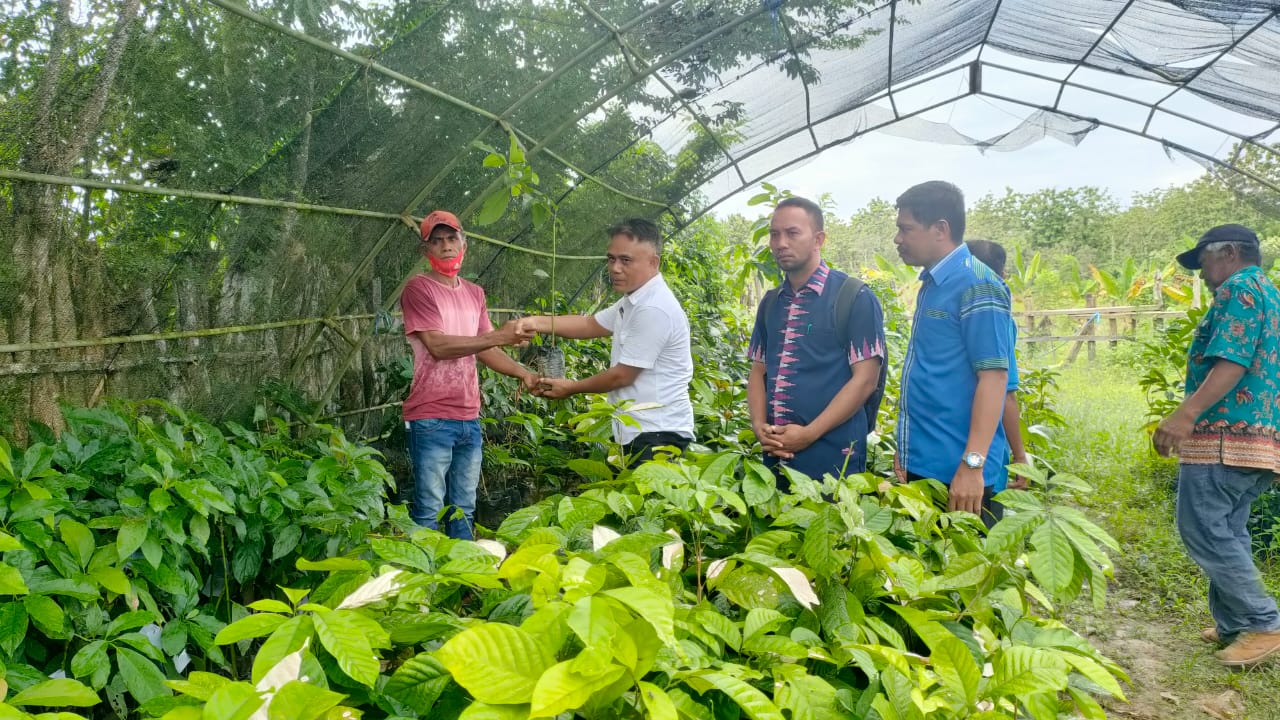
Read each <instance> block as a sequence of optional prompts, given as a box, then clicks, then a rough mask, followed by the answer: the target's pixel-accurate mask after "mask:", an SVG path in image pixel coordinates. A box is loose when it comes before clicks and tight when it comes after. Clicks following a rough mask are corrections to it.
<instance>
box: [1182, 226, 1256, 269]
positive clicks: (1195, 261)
mask: <svg viewBox="0 0 1280 720" xmlns="http://www.w3.org/2000/svg"><path fill="white" fill-rule="evenodd" d="M1218 242H1234V243H1242V244H1244V245H1253V246H1254V247H1257V246H1258V234H1257V233H1255V232H1254V231H1252V230H1250V229H1249V228H1247V227H1245V226H1243V225H1236V224H1235V223H1232V224H1230V225H1219V226H1217V227H1214V228H1210V229H1209V231H1208V232H1206V233H1205V234H1204V235H1201V236H1200V240H1199V241H1198V242H1196V246H1195V247H1193V248H1191V249H1190V250H1188V251H1186V252H1184V253H1182V254H1180V255H1178V264H1180V265H1182V267H1184V268H1186V269H1188V270H1199V269H1200V251H1201V250H1204V246H1205V245H1212V244H1213V243H1218Z"/></svg>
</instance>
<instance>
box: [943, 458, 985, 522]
mask: <svg viewBox="0 0 1280 720" xmlns="http://www.w3.org/2000/svg"><path fill="white" fill-rule="evenodd" d="M982 491H983V478H982V468H971V467H969V466H968V465H965V464H964V463H961V464H960V467H959V468H957V469H956V474H955V475H954V476H953V477H952V478H951V497H950V502H949V509H950V510H951V511H953V512H954V511H956V510H964V511H965V512H971V513H973V514H974V515H977V516H979V517H981V516H982Z"/></svg>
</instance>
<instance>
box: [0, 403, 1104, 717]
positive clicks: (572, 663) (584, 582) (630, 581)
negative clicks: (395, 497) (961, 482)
mask: <svg viewBox="0 0 1280 720" xmlns="http://www.w3.org/2000/svg"><path fill="white" fill-rule="evenodd" d="M612 414H613V409H612V408H609V407H607V406H602V407H597V408H593V409H592V410H591V411H590V412H587V413H584V414H582V415H580V416H577V417H575V418H572V420H571V422H570V424H571V425H573V426H575V427H577V428H578V429H579V431H580V432H581V433H582V434H583V435H584V436H585V437H584V438H583V439H584V440H586V441H593V440H595V439H599V438H600V437H601V436H602V435H606V434H607V432H608V422H609V420H610V418H611V417H612ZM68 425H69V428H70V429H69V431H68V432H67V433H65V434H64V435H63V436H62V438H60V439H59V440H58V441H56V443H55V444H52V445H47V444H44V443H35V444H32V445H30V446H29V447H27V448H25V449H24V450H17V449H14V448H10V447H9V446H8V445H3V446H0V449H2V450H3V453H0V459H2V460H3V462H0V473H2V474H0V480H3V483H4V485H3V487H4V490H5V492H4V496H3V505H2V506H0V507H2V508H3V512H4V515H3V518H2V519H0V526H2V527H3V528H4V530H5V534H4V535H3V536H0V541H2V542H3V547H4V555H3V559H4V564H3V565H2V566H0V568H3V570H0V573H2V575H0V580H2V581H3V585H0V591H2V592H4V593H5V594H6V595H7V596H9V597H11V598H12V600H11V601H10V602H8V603H5V604H4V605H3V606H2V607H3V610H2V611H0V617H3V619H4V622H5V624H6V632H5V633H4V637H5V638H6V640H5V643H4V645H3V646H2V647H0V650H2V651H3V653H4V654H3V657H2V661H3V665H4V671H5V681H6V682H7V683H8V686H9V688H10V692H11V695H10V697H9V709H7V710H6V711H5V712H7V713H8V715H7V716H10V717H23V715H21V713H19V712H18V711H16V710H14V709H13V708H16V707H22V708H39V707H58V706H63V707H66V706H81V707H88V708H92V709H91V710H86V711H85V712H89V713H91V716H92V717H112V716H119V717H124V716H129V717H136V716H139V715H143V716H153V717H161V716H163V717H167V718H172V719H173V720H182V719H184V718H219V719H222V718H247V717H250V716H255V715H254V713H255V712H258V711H259V710H261V713H260V714H259V715H256V716H255V717H265V716H269V717H273V718H274V717H280V718H316V717H333V718H337V717H342V716H344V715H343V713H346V712H354V711H359V712H362V713H363V714H364V716H365V717H370V718H377V717H387V718H392V717H396V718H410V717H432V718H449V717H462V718H470V719H472V720H474V719H475V718H482V717H510V718H524V717H554V716H558V715H560V714H561V713H566V712H567V713H571V714H574V715H577V716H582V717H659V718H674V717H688V718H710V717H725V716H726V715H725V713H728V715H727V716H729V717H737V716H738V715H739V714H740V713H741V714H745V715H748V716H750V717H754V718H781V717H784V715H783V712H784V711H785V712H787V713H788V715H789V716H791V717H812V718H834V717H843V716H849V715H853V716H855V717H879V718H884V719H885V720H889V719H890V718H904V719H905V718H923V717H925V716H928V717H957V718H958V717H1003V716H1007V715H1008V714H1010V713H1012V712H1014V711H1015V708H1016V709H1017V711H1019V712H1023V713H1026V714H1028V715H1030V716H1032V717H1036V718H1054V717H1057V716H1058V715H1059V713H1060V712H1069V711H1070V709H1071V708H1075V709H1076V711H1078V712H1080V713H1082V714H1083V715H1084V716H1086V717H1101V716H1102V715H1101V711H1100V710H1099V709H1098V706H1097V704H1096V701H1095V700H1093V699H1092V696H1091V694H1095V693H1103V694H1110V695H1114V696H1120V695H1121V689H1120V686H1119V685H1118V684H1117V678H1122V677H1123V673H1122V672H1121V671H1120V670H1119V668H1118V667H1116V666H1115V665H1114V664H1113V663H1111V662H1110V661H1109V660H1107V659H1106V658H1104V657H1102V656H1100V655H1099V654H1098V653H1097V652H1096V651H1095V650H1093V649H1092V648H1091V647H1090V646H1089V645H1088V643H1087V642H1085V641H1084V640H1083V639H1082V638H1080V637H1079V636H1078V635H1076V634H1075V633H1073V632H1072V631H1070V630H1069V629H1068V628H1067V627H1065V626H1064V625H1062V624H1061V622H1059V621H1058V620H1055V619H1053V618H1054V617H1055V616H1056V612H1057V610H1056V609H1057V608H1059V607H1061V606H1063V605H1064V604H1065V603H1068V602H1070V601H1071V600H1072V599H1073V598H1075V597H1076V596H1077V595H1079V594H1081V593H1082V592H1083V593H1086V594H1087V595H1089V596H1091V597H1092V598H1093V600H1094V602H1095V603H1100V602H1101V601H1102V598H1103V593H1104V592H1105V587H1106V582H1107V581H1106V578H1107V576H1108V575H1109V574H1110V561H1109V560H1107V558H1106V556H1105V554H1104V551H1103V548H1105V547H1111V548H1112V549H1114V543H1113V541H1111V540H1110V538H1108V537H1107V536H1106V535H1105V533H1103V532H1101V531H1100V530H1099V529H1098V528H1096V527H1095V526H1094V525H1093V524H1092V523H1090V522H1089V521H1088V520H1086V519H1085V518H1084V517H1083V515H1081V514H1080V513H1079V512H1078V511H1075V510H1072V509H1071V508H1070V507H1069V506H1068V504H1067V502H1066V501H1067V500H1068V499H1069V498H1071V497H1073V496H1074V494H1075V493H1078V492H1081V491H1083V490H1085V489H1086V487H1085V486H1084V485H1083V484H1082V483H1081V482H1080V481H1079V480H1078V479H1075V478H1072V477H1070V476H1067V475H1057V476H1054V477H1052V478H1050V477H1048V476H1046V475H1045V474H1044V473H1043V472H1041V471H1037V470H1033V469H1030V468H1026V469H1024V472H1026V473H1028V474H1029V475H1030V477H1031V478H1032V479H1033V487H1034V490H1033V491H1026V492H1019V491H1010V492H1008V493H1006V495H1005V496H1004V499H1005V501H1006V503H1007V504H1008V505H1009V506H1010V507H1011V508H1013V509H1015V510H1016V514H1012V515H1010V516H1009V518H1007V519H1006V520H1005V521H1003V522H1002V523H1001V524H999V525H997V527H996V528H995V529H993V530H992V531H991V532H990V533H989V534H986V533H984V531H983V530H982V527H981V524H980V523H978V522H977V520H976V519H975V518H973V517H971V516H959V515H953V514H948V513H945V512H943V511H941V510H940V509H939V505H938V501H939V499H940V498H941V497H942V492H941V487H940V486H938V485H937V484H935V483H932V482H920V483H914V484H912V485H904V486H899V485H892V484H889V483H886V482H883V481H882V480H880V479H879V478H876V477H874V476H870V475H868V476H852V477H850V478H847V479H845V480H843V481H836V480H833V479H828V480H826V481H825V482H822V483H818V482H814V481H810V480H808V479H805V478H802V477H799V476H796V477H793V478H792V486H793V491H792V492H791V493H781V492H779V491H778V490H777V489H776V488H775V487H774V480H773V477H772V475H771V474H770V473H769V472H768V471H766V470H765V469H764V468H763V467H762V466H761V465H760V464H759V463H758V462H757V461H756V460H753V459H750V458H744V457H742V455H740V454H739V453H736V452H725V453H716V454H708V455H703V456H701V457H700V458H698V459H697V462H696V463H687V464H680V465H669V464H663V463H652V464H648V465H645V466H642V467H641V468H639V469H637V470H635V471H624V472H620V473H619V472H616V471H614V470H612V469H610V468H609V467H608V466H605V465H603V464H595V465H594V466H593V465H592V464H591V463H589V462H588V463H579V464H578V467H579V469H581V470H582V471H583V472H584V474H590V475H592V476H593V477H594V478H595V482H593V483H592V484H591V485H590V486H589V487H586V488H585V489H584V490H583V491H582V492H581V494H579V495H577V496H573V497H570V496H564V495H554V496H551V497H548V498H546V499H544V500H542V501H540V502H538V503H536V504H534V505H532V506H530V507H527V508H524V509H522V510H520V511H517V512H516V513H513V514H512V515H511V516H510V517H508V518H507V519H506V521H504V522H503V523H502V524H501V526H500V527H498V529H497V530H496V538H497V541H498V542H496V543H495V542H493V541H482V542H479V543H472V542H461V541H454V540H449V539H447V538H444V537H443V536H442V535H440V534H438V533H435V532H433V531H427V530H422V529H415V528H413V527H412V526H409V525H406V524H405V523H404V522H403V520H404V517H403V514H402V513H400V512H399V511H397V512H394V513H391V518H390V519H388V514H387V508H385V507H384V506H383V505H382V503H381V501H380V500H379V497H380V489H381V487H382V485H383V484H384V483H385V482H386V480H387V476H386V473H385V471H383V470H382V468H381V466H380V465H379V464H378V463H377V462H376V460H375V459H374V458H373V457H372V456H371V454H370V452H369V451H368V450H364V449H360V448H357V447H353V446H351V445H350V444H349V443H347V442H346V441H345V440H343V439H342V437H341V436H340V435H338V434H337V433H335V432H332V431H329V430H325V429H323V428H316V429H314V430H310V431H307V432H306V433H304V435H303V438H304V439H303V440H302V441H301V442H292V441H290V440H288V437H289V436H288V434H287V433H285V432H283V430H284V428H283V427H281V426H279V424H275V425H274V426H268V427H267V428H265V429H264V431H261V432H254V431H250V430H247V429H244V428H241V427H238V426H234V425H232V426H228V427H227V428H225V429H218V428H215V427H214V426H211V425H209V424H207V423H204V422H202V421H200V420H198V419H195V418H191V417H189V416H187V415H185V414H183V413H181V412H179V411H176V410H174V409H172V408H164V407H159V406H147V405H141V406H132V407H127V408H125V407H121V408H119V409H118V410H117V411H114V412H113V411H106V410H98V411H77V412H74V413H71V414H70V417H69V418H68ZM306 438H311V439H306ZM570 464H573V461H570ZM984 535H985V537H984ZM259 539H260V540H261V542H257V541H258V540H259ZM245 548H248V549H245ZM28 628H29V630H28ZM254 638H266V640H265V642H263V643H259V642H257V641H255V640H254ZM55 671H58V672H56V673H55ZM51 676H52V677H51ZM173 691H177V693H178V694H177V695H174V694H173ZM103 699H105V700H106V702H105V703H104V702H102V700H103ZM266 703H269V708H270V709H269V710H262V707H263V705H264V704H266ZM62 717H72V716H71V715H64V716H62Z"/></svg>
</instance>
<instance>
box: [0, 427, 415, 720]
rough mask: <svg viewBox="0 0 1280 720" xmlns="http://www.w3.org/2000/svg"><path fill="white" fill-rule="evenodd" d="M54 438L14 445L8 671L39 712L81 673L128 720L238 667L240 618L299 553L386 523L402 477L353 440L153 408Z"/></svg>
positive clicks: (6, 502) (2, 539)
mask: <svg viewBox="0 0 1280 720" xmlns="http://www.w3.org/2000/svg"><path fill="white" fill-rule="evenodd" d="M44 440H46V441H47V442H35V443H32V444H31V445H29V446H28V447H26V448H25V449H18V448H12V447H10V445H9V444H8V443H6V442H5V441H4V440H3V439H0V528H3V531H2V533H0V546H2V547H0V549H2V550H3V552H4V564H3V565H2V566H0V594H3V595H4V596H6V597H5V599H6V602H4V603H3V604H0V638H2V640H0V662H2V664H3V666H4V671H3V672H4V681H5V682H6V683H7V686H8V688H9V689H10V691H11V692H14V693H18V695H17V697H18V698H21V697H23V695H22V693H24V692H25V693H28V694H29V696H33V697H34V696H40V694H41V693H46V694H47V696H46V697H45V701H38V700H35V699H33V700H31V701H30V704H31V705H44V706H50V705H52V706H60V705H76V704H80V703H76V702H71V701H69V700H66V699H65V698H66V697H67V696H66V695H64V694H63V692H62V691H58V692H55V691H53V690H50V689H48V688H51V687H52V688H56V687H59V686H66V685H68V684H71V683H73V681H72V680H71V678H77V679H79V680H80V681H82V682H83V683H84V685H85V687H84V689H77V690H76V691H75V692H76V693H78V695H77V696H78V697H86V695H85V693H87V694H88V695H87V697H92V698H93V702H94V703H96V702H98V693H99V692H101V693H102V694H103V696H104V697H105V698H106V699H107V700H108V701H109V703H110V707H111V708H112V709H113V711H114V712H115V714H117V715H118V716H120V717H125V716H126V715H134V714H136V708H137V707H138V706H139V705H141V704H143V703H146V702H148V701H155V700H157V699H158V698H163V697H166V696H168V695H170V694H171V691H170V689H169V688H168V687H167V686H166V685H165V679H166V677H174V676H175V674H176V673H177V672H179V671H180V670H179V668H185V667H186V666H187V665H190V666H191V667H193V668H196V669H202V670H209V671H213V670H221V671H223V672H228V671H234V669H235V667H236V663H237V657H238V655H237V653H235V652H231V653H227V652H224V650H223V649H222V648H220V647H219V646H218V645H217V644H216V643H215V642H214V636H215V635H216V633H217V632H218V631H219V630H220V629H221V628H222V626H223V625H224V624H225V623H226V622H227V621H228V620H231V619H234V618H236V617H239V616H241V615H243V614H244V612H245V611H244V609H243V606H244V605H246V604H248V603H250V602H252V601H253V600H254V599H255V598H256V597H257V596H259V595H260V594H263V593H269V592H271V588H273V587H274V586H275V585H277V584H281V583H288V582H290V581H291V580H292V579H294V578H296V577H297V576H298V573H297V571H296V570H295V569H294V565H295V563H296V562H297V561H299V560H300V559H304V558H313V557H325V556H328V555H335V554H341V553H344V552H347V551H349V550H350V549H351V548H354V547H357V546H359V545H362V544H364V543H365V542H366V536H367V535H368V533H370V532H372V531H374V530H375V529H379V528H385V527H387V522H388V508H387V506H386V505H385V502H384V499H383V498H384V493H385V490H386V486H387V485H388V484H389V483H390V482H391V477H390V475H389V474H388V473H387V472H386V470H385V469H384V468H383V466H382V465H381V464H380V463H379V462H378V461H377V459H376V457H375V456H376V454H375V453H374V452H373V451H372V450H370V449H368V448H365V447H359V446H356V445H354V444H352V443H350V442H349V441H347V440H346V439H345V438H344V437H343V436H342V434H341V433H340V432H339V431H336V430H332V429H326V428H316V429H314V430H313V431H310V432H308V433H306V434H305V436H304V439H301V440H295V439H292V438H291V435H290V433H289V432H288V428H286V427H284V426H283V424H282V423H280V422H278V421H277V422H276V423H274V424H272V425H268V426H267V427H265V428H264V429H263V431H252V430H249V429H246V428H243V427H241V426H238V425H234V424H232V425H228V426H226V427H225V428H220V427H216V426H214V425H211V424H209V423H207V422H204V421H202V420H200V419H198V418H195V417H192V416H190V415H188V414H186V413H184V412H182V411H180V410H178V409H176V408H173V407H169V406H164V405H161V404H159V403H141V404H136V405H120V406H117V407H114V408H112V409H95V410H74V411H69V412H68V414H67V430H66V431H65V432H63V433H62V435H61V436H60V437H59V438H57V439H56V440H54V439H53V438H52V437H46V438H44ZM400 515H401V516H402V515H403V513H401V514H400ZM55 671H60V672H61V673H62V674H63V675H65V678H66V679H63V680H57V679H55V680H52V681H50V680H47V679H46V678H47V677H48V676H49V675H50V674H51V673H54V672H55ZM50 682H52V683H53V684H52V685H49V684H48V683H50ZM40 688H44V689H43V690H41V689H40ZM56 698H64V699H63V700H62V701H57V702H55V701H53V700H54V699H56ZM12 702H14V701H11V703H12ZM18 704H22V703H18Z"/></svg>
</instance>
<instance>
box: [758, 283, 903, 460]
mask: <svg viewBox="0 0 1280 720" xmlns="http://www.w3.org/2000/svg"><path fill="white" fill-rule="evenodd" d="M848 280H849V276H848V275H845V274H844V273H842V272H840V271H839V270H832V269H830V268H828V267H827V264H826V263H825V262H824V263H821V264H819V265H818V268H817V270H815V271H814V272H813V275H811V276H809V279H808V281H806V282H805V284H804V285H803V286H801V288H800V290H799V291H798V292H797V291H795V290H793V289H792V287H791V283H789V282H786V281H783V283H782V286H781V288H780V290H779V292H778V295H777V300H776V301H775V302H773V303H772V307H765V302H767V300H766V301H762V302H761V304H760V307H759V309H758V310H757V312H756V323H755V329H754V331H753V332H752V334H751V343H750V345H748V347H747V355H748V357H750V358H751V359H752V360H753V361H756V362H761V363H764V365H765V392H766V396H767V398H766V400H767V404H766V418H765V420H766V422H768V423H769V424H771V425H786V424H790V423H800V424H804V425H808V424H809V423H811V422H813V421H814V420H815V419H816V418H817V417H818V416H819V415H821V414H822V411H823V410H825V409H826V408H827V405H829V404H830V403H831V400H832V398H834V397H835V396H836V393H838V392H840V389H841V388H843V387H844V386H845V384H846V383H848V382H849V380H850V378H852V377H853V371H852V369H851V367H850V366H851V365H853V364H854V363H858V362H861V361H863V360H867V359H870V358H880V362H882V363H883V362H884V361H885V342H884V313H883V311H882V310H881V307H880V300H879V299H878V298H877V297H876V296H875V293H873V292H871V290H870V288H867V287H863V288H862V289H861V290H859V291H858V294H857V295H855V296H854V299H853V307H852V308H850V311H849V321H848V322H849V326H848V328H847V329H845V330H844V331H843V332H841V331H839V330H837V328H836V326H835V323H836V314H837V313H836V307H835V304H836V301H837V299H838V298H839V295H840V292H839V289H840V287H841V286H842V285H843V284H844V283H845V282H848ZM842 336H844V337H847V338H848V339H849V343H848V345H844V344H843V343H842ZM867 427H868V418H867V417H866V413H865V411H864V409H863V408H859V409H858V411H857V412H855V413H854V414H853V416H852V417H850V418H849V419H848V420H846V421H845V422H844V423H842V424H840V425H838V426H836V427H835V428H832V429H831V430H830V431H829V432H828V433H827V434H826V435H824V436H823V437H822V438H820V439H819V440H818V441H816V442H814V444H812V445H810V446H809V447H807V448H805V449H804V450H802V451H801V452H799V453H796V456H795V458H793V459H791V460H790V461H788V465H789V466H790V467H792V468H794V469H796V470H799V471H800V472H803V473H804V474H806V475H809V476H810V477H814V478H821V477H822V475H823V473H826V472H830V473H831V474H833V475H838V474H840V471H841V470H842V469H845V463H846V460H847V462H848V468H847V469H848V471H849V472H861V471H862V470H863V469H864V468H865V465H866V436H867Z"/></svg>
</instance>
